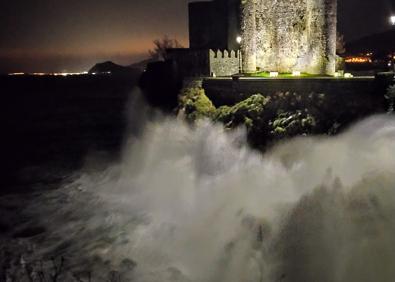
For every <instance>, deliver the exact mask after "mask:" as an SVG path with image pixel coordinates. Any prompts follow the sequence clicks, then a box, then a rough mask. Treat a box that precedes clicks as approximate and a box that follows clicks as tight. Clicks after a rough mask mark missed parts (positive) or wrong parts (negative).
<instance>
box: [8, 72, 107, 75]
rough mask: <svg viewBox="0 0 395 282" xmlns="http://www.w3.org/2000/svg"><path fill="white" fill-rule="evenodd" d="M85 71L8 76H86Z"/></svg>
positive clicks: (16, 73)
mask: <svg viewBox="0 0 395 282" xmlns="http://www.w3.org/2000/svg"><path fill="white" fill-rule="evenodd" d="M87 74H89V73H88V72H87V71H84V72H49V73H46V72H34V73H23V72H13V73H9V74H8V75H32V76H70V75H87ZM106 74H111V72H106Z"/></svg>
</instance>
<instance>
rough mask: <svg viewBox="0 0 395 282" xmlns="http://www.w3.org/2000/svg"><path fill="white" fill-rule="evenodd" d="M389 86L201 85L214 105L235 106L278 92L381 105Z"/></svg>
mask: <svg viewBox="0 0 395 282" xmlns="http://www.w3.org/2000/svg"><path fill="white" fill-rule="evenodd" d="M387 86H388V84H385V83H382V82H379V81H377V80H375V79H373V78H360V79H359V78H356V79H334V78H311V79H309V78H305V79H259V78H258V79H239V80H232V79H215V78H206V79H204V80H203V82H202V87H203V88H204V90H205V92H206V95H207V96H208V97H209V98H210V100H211V101H212V102H213V103H214V105H215V106H222V105H233V104H235V103H237V102H240V101H242V100H244V99H246V98H248V97H250V96H251V95H253V94H257V93H259V94H262V95H264V96H270V95H273V94H275V93H278V92H292V93H298V94H300V95H309V94H325V95H328V96H330V97H333V98H334V99H347V100H350V101H355V103H358V102H360V101H361V100H366V99H368V100H369V101H371V103H382V102H383V97H384V92H385V89H386V88H387ZM334 110H336V109H334Z"/></svg>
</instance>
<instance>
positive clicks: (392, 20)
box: [390, 15, 395, 72]
mask: <svg viewBox="0 0 395 282" xmlns="http://www.w3.org/2000/svg"><path fill="white" fill-rule="evenodd" d="M390 23H391V25H392V26H394V27H395V15H392V16H390ZM394 46H395V42H394V39H393V38H392V46H391V48H394ZM391 63H392V68H393V71H394V72H395V53H394V52H391Z"/></svg>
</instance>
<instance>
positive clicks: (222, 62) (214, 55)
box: [209, 49, 241, 76]
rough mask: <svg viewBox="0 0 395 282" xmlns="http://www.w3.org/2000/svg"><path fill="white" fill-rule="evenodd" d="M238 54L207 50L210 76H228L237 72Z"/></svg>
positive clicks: (238, 64)
mask: <svg viewBox="0 0 395 282" xmlns="http://www.w3.org/2000/svg"><path fill="white" fill-rule="evenodd" d="M239 54H240V52H238V51H235V50H230V51H229V50H212V49H210V50H209V66H210V74H211V75H216V76H229V75H232V74H236V73H238V72H239V66H240V64H241V61H240V59H239V57H240V55H239Z"/></svg>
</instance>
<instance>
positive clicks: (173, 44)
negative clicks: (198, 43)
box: [148, 35, 183, 61]
mask: <svg viewBox="0 0 395 282" xmlns="http://www.w3.org/2000/svg"><path fill="white" fill-rule="evenodd" d="M154 45H155V48H154V49H153V50H149V51H148V52H149V54H150V56H151V58H152V59H154V60H159V61H164V60H166V59H167V49H172V48H183V46H182V45H181V44H180V42H178V40H177V39H172V38H170V37H169V36H167V35H165V36H164V37H163V38H162V39H156V40H154Z"/></svg>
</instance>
